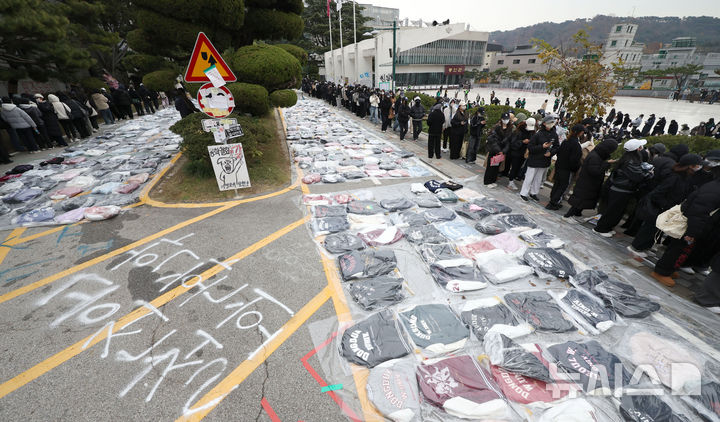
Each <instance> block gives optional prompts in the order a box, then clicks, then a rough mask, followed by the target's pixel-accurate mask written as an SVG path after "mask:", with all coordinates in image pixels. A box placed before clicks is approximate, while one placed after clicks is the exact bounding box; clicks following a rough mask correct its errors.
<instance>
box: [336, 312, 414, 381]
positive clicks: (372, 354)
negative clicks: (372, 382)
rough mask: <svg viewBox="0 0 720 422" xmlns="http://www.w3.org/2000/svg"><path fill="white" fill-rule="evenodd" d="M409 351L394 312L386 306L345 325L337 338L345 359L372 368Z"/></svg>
mask: <svg viewBox="0 0 720 422" xmlns="http://www.w3.org/2000/svg"><path fill="white" fill-rule="evenodd" d="M408 353H410V348H409V347H408V345H407V343H406V342H405V339H403V337H402V333H401V331H400V327H399V326H398V321H397V320H396V319H395V315H394V314H393V313H392V312H391V311H388V310H385V311H381V312H377V313H374V314H372V315H370V316H369V317H367V318H365V319H364V320H362V321H360V322H358V323H356V324H355V325H353V326H351V327H349V328H348V329H347V330H345V332H344V333H343V335H342V337H341V340H340V354H341V355H342V356H343V357H344V358H345V359H347V360H348V362H351V363H354V364H357V365H362V366H367V367H369V368H372V367H374V366H377V365H379V364H381V363H383V362H386V361H388V360H391V359H395V358H399V357H403V356H405V355H407V354H408Z"/></svg>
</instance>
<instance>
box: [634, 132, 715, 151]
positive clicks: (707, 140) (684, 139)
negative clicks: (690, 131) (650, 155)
mask: <svg viewBox="0 0 720 422" xmlns="http://www.w3.org/2000/svg"><path fill="white" fill-rule="evenodd" d="M645 139H647V141H648V143H647V145H645V147H646V148H650V147H651V146H652V145H653V144H657V143H660V144H663V145H665V148H667V149H668V150H669V149H670V148H671V147H673V146H674V145H678V144H685V145H687V146H688V148H689V149H690V152H692V153H694V154H700V155H703V156H704V155H705V154H706V153H707V152H708V151H710V150H712V149H718V148H720V142H719V141H718V140H717V139H715V138H713V137H711V136H683V135H661V136H648V137H646V138H645Z"/></svg>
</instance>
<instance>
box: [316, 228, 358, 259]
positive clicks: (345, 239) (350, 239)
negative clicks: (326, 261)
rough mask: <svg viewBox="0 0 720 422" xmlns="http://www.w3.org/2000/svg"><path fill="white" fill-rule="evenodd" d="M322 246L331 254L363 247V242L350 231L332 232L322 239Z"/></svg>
mask: <svg viewBox="0 0 720 422" xmlns="http://www.w3.org/2000/svg"><path fill="white" fill-rule="evenodd" d="M322 244H323V247H325V249H326V250H327V251H328V252H330V253H333V254H337V253H343V252H350V251H355V250H359V249H365V242H363V241H362V239H360V238H359V237H357V236H356V235H354V234H351V233H334V234H331V235H328V236H326V237H325V239H324V240H323V243H322Z"/></svg>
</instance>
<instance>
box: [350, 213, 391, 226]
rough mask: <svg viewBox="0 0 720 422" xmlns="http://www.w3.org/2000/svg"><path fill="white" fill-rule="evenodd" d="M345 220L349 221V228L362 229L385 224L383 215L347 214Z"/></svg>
mask: <svg viewBox="0 0 720 422" xmlns="http://www.w3.org/2000/svg"><path fill="white" fill-rule="evenodd" d="M347 221H348V222H349V223H350V229H352V230H363V229H367V228H370V227H372V228H378V227H381V226H386V225H387V220H386V219H385V216H384V215H381V214H376V215H361V214H348V215H347Z"/></svg>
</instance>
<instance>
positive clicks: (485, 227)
mask: <svg viewBox="0 0 720 422" xmlns="http://www.w3.org/2000/svg"><path fill="white" fill-rule="evenodd" d="M475 230H477V231H479V232H480V233H483V234H487V235H490V236H494V235H497V234H500V233H504V232H505V230H507V229H506V228H505V225H504V224H503V223H501V222H500V221H498V220H497V219H495V218H493V216H489V217H486V218H483V219H482V220H480V221H478V222H477V223H475Z"/></svg>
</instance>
